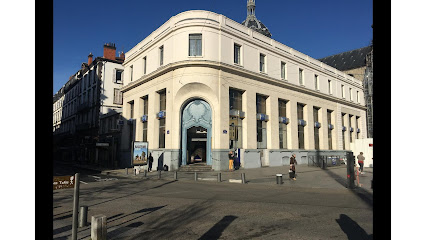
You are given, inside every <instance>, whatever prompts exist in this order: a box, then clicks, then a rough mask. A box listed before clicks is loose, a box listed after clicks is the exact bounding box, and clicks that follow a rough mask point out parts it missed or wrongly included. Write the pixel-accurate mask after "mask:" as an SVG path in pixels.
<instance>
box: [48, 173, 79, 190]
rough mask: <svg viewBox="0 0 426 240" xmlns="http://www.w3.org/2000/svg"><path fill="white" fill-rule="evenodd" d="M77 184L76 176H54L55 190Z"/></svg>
mask: <svg viewBox="0 0 426 240" xmlns="http://www.w3.org/2000/svg"><path fill="white" fill-rule="evenodd" d="M74 184H75V179H74V176H54V177H53V190H56V189H65V188H73V187H74Z"/></svg>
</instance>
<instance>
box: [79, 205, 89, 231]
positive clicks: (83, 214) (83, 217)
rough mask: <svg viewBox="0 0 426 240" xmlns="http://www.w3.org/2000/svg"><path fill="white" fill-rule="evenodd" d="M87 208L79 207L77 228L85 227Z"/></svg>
mask: <svg viewBox="0 0 426 240" xmlns="http://www.w3.org/2000/svg"><path fill="white" fill-rule="evenodd" d="M87 208H88V207H87V206H80V213H79V218H78V227H85V226H87Z"/></svg>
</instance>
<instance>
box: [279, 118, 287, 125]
mask: <svg viewBox="0 0 426 240" xmlns="http://www.w3.org/2000/svg"><path fill="white" fill-rule="evenodd" d="M279 122H281V123H284V124H288V122H289V119H288V118H286V117H280V121H279Z"/></svg>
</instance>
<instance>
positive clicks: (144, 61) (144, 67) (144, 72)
mask: <svg viewBox="0 0 426 240" xmlns="http://www.w3.org/2000/svg"><path fill="white" fill-rule="evenodd" d="M142 61H143V74H144V75H145V74H146V56H145V57H144V58H143V59H142Z"/></svg>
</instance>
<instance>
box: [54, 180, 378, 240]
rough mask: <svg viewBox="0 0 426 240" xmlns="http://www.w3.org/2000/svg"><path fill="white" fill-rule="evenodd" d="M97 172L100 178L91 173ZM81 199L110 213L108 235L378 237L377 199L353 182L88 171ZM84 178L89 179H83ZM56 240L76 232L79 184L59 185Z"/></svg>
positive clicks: (83, 231)
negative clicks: (310, 183) (339, 185)
mask: <svg viewBox="0 0 426 240" xmlns="http://www.w3.org/2000/svg"><path fill="white" fill-rule="evenodd" d="M91 176H92V177H91ZM93 176H96V177H100V178H101V179H107V178H116V179H115V180H104V181H102V180H101V181H96V180H93V181H90V182H87V184H81V185H80V187H81V190H80V206H81V205H87V206H89V212H88V221H89V226H87V227H83V228H79V233H78V239H89V238H90V221H91V216H93V215H97V214H104V215H106V216H107V218H108V221H107V227H108V239H313V240H315V239H324V240H325V239H349V240H355V239H372V231H373V209H372V203H371V202H369V201H366V200H365V199H362V197H360V196H362V195H359V194H357V193H356V192H354V191H351V190H348V189H326V188H300V187H299V188H294V187H291V186H284V185H261V184H256V185H255V184H252V185H250V184H237V183H226V182H223V183H217V182H189V181H186V182H184V181H167V180H155V179H124V178H119V177H118V176H106V175H90V174H87V175H85V180H88V179H96V178H95V177H93ZM82 181H84V180H83V178H82ZM53 197H54V205H53V206H54V209H53V215H54V217H53V233H54V236H53V237H54V239H68V238H69V237H70V236H71V226H72V225H71V224H72V205H73V189H62V190H55V191H54V194H53Z"/></svg>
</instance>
